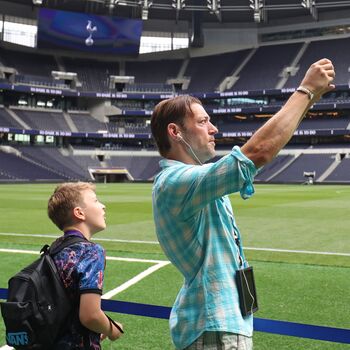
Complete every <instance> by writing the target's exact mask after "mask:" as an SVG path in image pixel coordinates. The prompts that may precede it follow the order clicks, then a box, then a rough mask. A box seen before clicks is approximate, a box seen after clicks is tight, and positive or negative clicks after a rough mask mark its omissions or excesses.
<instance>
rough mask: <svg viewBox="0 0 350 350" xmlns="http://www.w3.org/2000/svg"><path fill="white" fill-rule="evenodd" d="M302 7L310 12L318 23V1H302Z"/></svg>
mask: <svg viewBox="0 0 350 350" xmlns="http://www.w3.org/2000/svg"><path fill="white" fill-rule="evenodd" d="M301 6H302V7H304V8H306V9H308V10H310V13H311V15H312V17H313V18H314V20H316V21H317V18H318V13H317V9H316V0H302V1H301Z"/></svg>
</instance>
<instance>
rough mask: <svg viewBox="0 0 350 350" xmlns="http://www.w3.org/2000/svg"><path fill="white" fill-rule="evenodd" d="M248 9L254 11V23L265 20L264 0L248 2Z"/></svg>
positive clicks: (250, 0)
mask: <svg viewBox="0 0 350 350" xmlns="http://www.w3.org/2000/svg"><path fill="white" fill-rule="evenodd" d="M249 7H250V8H251V9H252V10H253V11H254V21H255V22H256V23H260V22H262V21H264V20H265V19H266V12H265V0H249Z"/></svg>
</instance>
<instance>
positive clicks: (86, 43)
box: [85, 21, 97, 46]
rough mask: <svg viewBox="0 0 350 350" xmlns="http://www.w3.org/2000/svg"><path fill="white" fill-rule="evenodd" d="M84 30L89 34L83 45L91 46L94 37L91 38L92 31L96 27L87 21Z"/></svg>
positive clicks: (95, 29)
mask: <svg viewBox="0 0 350 350" xmlns="http://www.w3.org/2000/svg"><path fill="white" fill-rule="evenodd" d="M86 30H87V31H88V32H89V36H88V37H87V38H86V39H85V45H86V46H92V45H93V44H94V39H92V33H93V32H96V31H97V27H96V26H92V22H91V21H88V24H87V26H86Z"/></svg>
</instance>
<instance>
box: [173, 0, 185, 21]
mask: <svg viewBox="0 0 350 350" xmlns="http://www.w3.org/2000/svg"><path fill="white" fill-rule="evenodd" d="M185 1H186V0H173V2H172V4H171V7H173V8H174V9H175V10H176V22H177V21H178V20H179V13H180V10H182V9H184V8H185V7H186V4H185Z"/></svg>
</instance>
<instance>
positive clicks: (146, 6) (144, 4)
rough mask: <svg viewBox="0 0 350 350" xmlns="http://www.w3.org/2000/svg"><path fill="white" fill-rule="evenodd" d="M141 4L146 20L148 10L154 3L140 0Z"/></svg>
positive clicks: (143, 17)
mask: <svg viewBox="0 0 350 350" xmlns="http://www.w3.org/2000/svg"><path fill="white" fill-rule="evenodd" d="M139 5H140V6H141V18H142V20H144V21H147V20H148V10H149V8H150V7H151V6H152V5H153V2H152V1H149V0H140V1H139Z"/></svg>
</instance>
